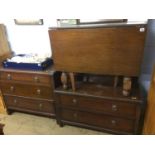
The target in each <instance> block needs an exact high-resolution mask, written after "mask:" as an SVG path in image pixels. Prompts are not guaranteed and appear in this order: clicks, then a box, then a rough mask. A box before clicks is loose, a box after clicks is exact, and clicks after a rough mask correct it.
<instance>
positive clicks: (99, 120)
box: [61, 109, 134, 133]
mask: <svg viewBox="0 0 155 155" xmlns="http://www.w3.org/2000/svg"><path fill="white" fill-rule="evenodd" d="M61 115H62V119H63V120H68V121H73V122H79V123H86V124H88V125H94V126H98V127H103V128H108V129H113V130H116V131H123V132H129V133H132V132H133V129H134V121H133V120H128V119H123V118H117V117H111V116H108V115H102V114H93V113H87V112H79V111H78V112H77V111H71V110H67V109H63V110H62V113H61Z"/></svg>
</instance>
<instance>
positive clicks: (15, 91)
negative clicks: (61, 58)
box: [0, 68, 55, 117]
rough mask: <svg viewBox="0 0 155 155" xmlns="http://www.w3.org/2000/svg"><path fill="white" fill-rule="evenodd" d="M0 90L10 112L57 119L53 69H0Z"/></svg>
mask: <svg viewBox="0 0 155 155" xmlns="http://www.w3.org/2000/svg"><path fill="white" fill-rule="evenodd" d="M0 89H1V91H2V94H3V98H4V101H5V104H6V108H7V110H8V112H11V111H21V112H28V113H33V114H39V115H45V116H53V117H55V105H54V95H53V89H54V70H53V69H52V68H50V69H47V70H45V71H21V70H12V69H0Z"/></svg>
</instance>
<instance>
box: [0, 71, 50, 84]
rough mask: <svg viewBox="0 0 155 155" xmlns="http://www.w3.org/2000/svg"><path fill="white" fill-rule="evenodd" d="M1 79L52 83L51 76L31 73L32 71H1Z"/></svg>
mask: <svg viewBox="0 0 155 155" xmlns="http://www.w3.org/2000/svg"><path fill="white" fill-rule="evenodd" d="M0 79H1V80H8V81H20V82H30V83H33V84H40V83H41V84H47V85H52V78H51V77H50V76H49V75H41V74H35V73H34V74H32V73H21V72H8V71H5V72H1V74H0Z"/></svg>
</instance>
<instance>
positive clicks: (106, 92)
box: [55, 82, 141, 102]
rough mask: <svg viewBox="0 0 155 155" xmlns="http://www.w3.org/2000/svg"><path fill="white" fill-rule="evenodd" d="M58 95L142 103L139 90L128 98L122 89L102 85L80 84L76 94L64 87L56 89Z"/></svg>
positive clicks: (134, 90) (134, 91)
mask: <svg viewBox="0 0 155 155" xmlns="http://www.w3.org/2000/svg"><path fill="white" fill-rule="evenodd" d="M55 92H56V93H64V94H75V95H82V96H83V95H86V96H93V97H100V98H105V99H110V98H112V99H116V100H122V101H133V102H141V95H140V91H139V90H138V89H133V90H132V94H131V95H130V96H128V97H125V96H123V95H122V88H121V87H117V88H114V87H108V86H103V85H100V84H90V83H82V82H81V83H78V85H77V90H76V91H75V92H73V91H72V89H67V90H64V89H63V88H62V87H58V88H57V89H55Z"/></svg>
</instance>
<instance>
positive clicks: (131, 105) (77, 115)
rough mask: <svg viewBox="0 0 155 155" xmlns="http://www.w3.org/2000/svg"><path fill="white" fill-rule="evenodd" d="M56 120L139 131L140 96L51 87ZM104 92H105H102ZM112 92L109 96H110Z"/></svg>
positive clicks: (121, 131)
mask: <svg viewBox="0 0 155 155" xmlns="http://www.w3.org/2000/svg"><path fill="white" fill-rule="evenodd" d="M55 93H56V109H57V119H58V120H57V122H58V123H59V124H60V126H63V125H65V124H68V125H75V126H79V127H86V128H89V129H94V130H99V131H104V132H105V131H106V132H110V133H114V134H139V133H140V130H139V127H140V119H141V114H142V107H143V106H142V105H143V103H142V100H141V99H140V98H134V97H133V99H132V98H129V97H128V98H125V97H121V96H117V95H116V94H115V93H112V92H111V95H110V96H108V95H107V94H106V93H104V91H103V93H102V95H100V96H98V95H95V94H94V95H92V94H91V95H90V94H89V93H87V94H86V93H85V92H84V91H81V92H69V91H63V90H55ZM105 94H106V95H105ZM112 96H113V97H112Z"/></svg>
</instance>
